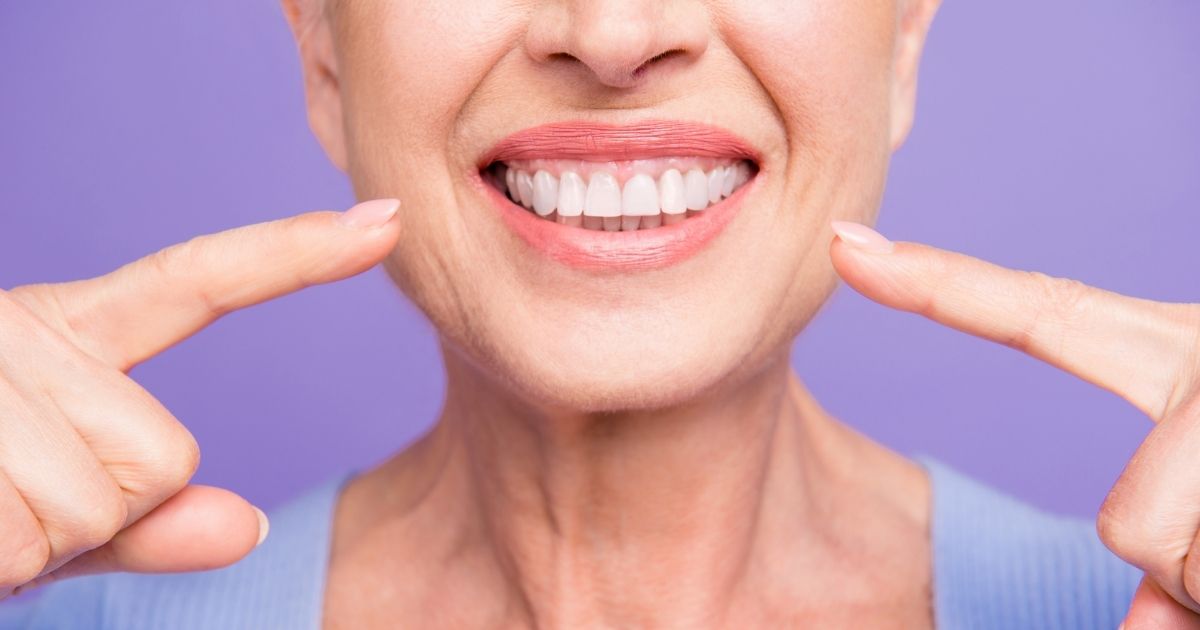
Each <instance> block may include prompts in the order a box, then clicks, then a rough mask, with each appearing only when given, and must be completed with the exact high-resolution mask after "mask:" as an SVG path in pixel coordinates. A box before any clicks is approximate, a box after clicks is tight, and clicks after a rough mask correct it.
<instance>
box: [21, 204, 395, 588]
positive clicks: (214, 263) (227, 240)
mask: <svg viewBox="0 0 1200 630" xmlns="http://www.w3.org/2000/svg"><path fill="white" fill-rule="evenodd" d="M398 205H399V202H396V201H387V200H384V201H376V202H368V203H365V204H360V205H358V206H355V207H354V208H352V209H351V210H350V211H347V212H346V213H342V214H339V213H335V212H314V213H310V214H303V215H300V216H297V217H293V218H289V219H284V220H281V221H274V222H270V223H261V224H257V225H251V226H248V227H244V228H240V229H236V230H230V231H227V232H222V233H220V234H214V235H209V236H201V237H198V238H194V239H192V240H190V241H187V242H186V243H182V244H180V245H175V246H173V247H169V248H167V249H164V250H162V251H160V252H158V253H155V254H152V255H150V256H148V257H146V258H143V259H141V260H138V261H136V262H134V263H131V264H128V265H126V266H124V267H121V268H120V269H118V270H116V271H114V272H112V273H110V274H108V275H106V276H102V277H99V278H94V279H90V280H81V281H76V282H68V283H64V284H38V285H29V286H22V287H17V288H14V289H12V290H10V291H7V292H5V291H0V598H3V597H5V596H7V595H9V594H11V593H12V592H13V591H14V590H17V589H18V587H21V586H22V585H25V586H29V585H31V584H40V583H44V582H47V581H49V580H52V579H57V578H61V577H67V576H73V575H81V574H85V573H96V572H104V571H135V572H164V571H172V572H174V571H192V570H201V569H210V568H215V567H220V566H224V565H227V564H230V563H232V562H234V561H236V560H238V559H240V558H241V557H242V556H244V555H246V554H247V553H249V552H250V550H251V549H253V548H254V547H255V546H256V545H257V544H258V543H259V542H261V537H262V536H265V535H266V522H265V518H264V520H262V521H260V518H263V517H261V512H259V511H258V510H257V508H254V507H253V506H251V505H250V504H249V503H248V502H246V501H245V500H244V499H242V498H240V497H238V496H237V495H235V494H233V493H231V492H228V491H225V490H220V489H217V488H211V487H204V486H189V485H187V484H188V481H189V480H190V479H191V477H192V474H193V473H194V472H195V470H196V466H197V464H198V462H199V450H198V448H197V446H196V442H195V440H194V439H193V438H192V436H191V434H190V433H189V432H188V431H187V429H185V428H184V427H183V425H182V424H180V423H179V421H178V420H176V419H175V418H174V417H172V416H171V414H170V413H169V412H168V411H167V410H166V409H165V408H163V406H162V405H161V404H160V403H159V402H158V401H157V400H155V399H154V397H152V396H151V395H150V394H149V393H147V392H146V391H145V390H144V389H142V388H141V387H140V386H139V385H138V384H137V383H136V382H134V381H133V380H132V379H130V378H129V377H127V376H126V374H125V373H126V372H128V371H129V370H130V369H131V368H133V367H134V366H135V365H137V364H138V363H141V362H143V361H145V360H147V359H149V358H150V357H153V356H154V355H156V354H158V353H160V352H162V351H163V350H165V349H166V348H168V347H170V346H172V345H173V344H175V343H177V342H179V341H180V340H182V339H184V338H186V337H188V336H189V335H191V334H192V333H195V332H196V331H198V330H200V329H201V328H204V327H205V326H207V325H208V324H210V323H212V322H213V321H214V320H216V319H217V318H218V317H220V316H221V315H224V314H226V313H229V312H231V311H235V310H237V309H241V308H245V307H247V306H250V305H253V304H257V303H259V302H263V301H265V300H269V299H272V298H275V297H278V296H281V295H284V294H286V293H291V292H293V291H296V290H298V289H301V288H304V287H306V286H309V285H313V284H317V283H323V282H331V281H334V280H340V279H342V278H346V277H348V276H351V275H354V274H357V273H359V272H361V271H364V270H366V269H368V268H370V267H372V266H373V265H375V263H377V262H379V261H380V260H381V259H382V258H384V257H385V256H386V255H387V254H388V252H390V251H391V250H392V248H393V247H394V246H395V244H396V241H397V239H398V238H399V235H400V223H401V222H400V221H399V220H398V219H393V218H392V216H393V215H394V214H395V210H396V207H397V206H398ZM260 523H261V524H260Z"/></svg>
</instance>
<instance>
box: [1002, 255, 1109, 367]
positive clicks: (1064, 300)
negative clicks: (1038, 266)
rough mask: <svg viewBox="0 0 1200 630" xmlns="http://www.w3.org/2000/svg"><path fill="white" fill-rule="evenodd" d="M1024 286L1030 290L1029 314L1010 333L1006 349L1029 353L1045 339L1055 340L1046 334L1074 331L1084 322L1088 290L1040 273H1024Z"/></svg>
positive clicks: (1079, 285) (1068, 281) (1076, 283)
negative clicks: (1011, 348)
mask: <svg viewBox="0 0 1200 630" xmlns="http://www.w3.org/2000/svg"><path fill="white" fill-rule="evenodd" d="M1025 274H1026V277H1027V278H1028V279H1029V282H1028V285H1029V286H1030V287H1032V291H1031V295H1030V304H1031V306H1032V308H1033V314H1032V316H1031V317H1029V318H1028V320H1026V321H1025V323H1024V324H1023V325H1022V326H1021V327H1020V328H1019V329H1018V330H1016V331H1015V332H1014V333H1013V336H1012V338H1011V339H1010V340H1008V342H1007V345H1009V346H1011V347H1013V348H1015V349H1017V350H1021V351H1022V352H1030V351H1032V350H1034V349H1043V350H1047V351H1050V350H1053V348H1037V346H1039V344H1041V343H1042V341H1043V340H1045V339H1053V338H1056V337H1057V335H1051V334H1048V333H1050V332H1052V331H1054V330H1059V331H1061V330H1071V329H1075V328H1077V327H1078V326H1079V325H1080V324H1082V323H1083V322H1084V321H1085V319H1084V317H1083V315H1084V313H1085V312H1086V310H1087V303H1088V299H1089V298H1090V296H1091V295H1092V291H1093V290H1092V288H1091V287H1089V286H1088V285H1086V284H1084V283H1083V282H1080V281H1079V280H1075V279H1074V278H1060V277H1058V276H1051V275H1049V274H1046V273H1042V272H1040V271H1026V272H1025Z"/></svg>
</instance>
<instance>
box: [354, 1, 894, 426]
mask: <svg viewBox="0 0 1200 630" xmlns="http://www.w3.org/2000/svg"><path fill="white" fill-rule="evenodd" d="M542 4H544V5H545V6H542ZM613 4H616V3H591V4H586V3H584V4H578V3H573V2H547V3H536V2H535V3H528V2H521V3H517V2H512V3H505V2H499V3H489V4H488V6H487V7H486V8H480V7H479V6H478V3H473V2H467V1H466V0H463V1H462V2H444V3H417V2H415V1H410V2H397V3H390V4H389V3H383V2H370V3H361V4H360V3H342V5H340V8H339V9H338V13H339V15H338V17H337V22H338V37H337V47H338V49H339V55H338V58H339V60H340V61H341V67H340V70H339V72H340V75H341V76H340V89H341V90H342V95H341V102H342V104H343V105H342V106H343V108H344V112H343V114H344V116H345V120H346V125H345V129H346V138H345V145H346V147H347V152H348V162H349V170H350V173H351V176H352V178H353V180H354V183H355V187H356V189H357V191H358V193H359V195H360V197H363V198H370V197H397V198H399V199H401V200H402V201H403V203H404V206H403V210H402V212H403V213H404V214H403V220H404V222H405V224H406V231H405V235H404V238H403V240H402V242H401V245H400V246H399V247H398V249H397V250H396V251H395V252H394V254H393V256H392V257H391V259H390V261H389V262H388V264H387V267H388V270H389V273H391V275H392V276H393V277H394V278H395V279H396V281H397V282H398V284H400V286H401V287H402V288H403V289H404V290H405V292H406V293H407V294H408V295H409V296H410V297H411V298H412V299H413V300H414V301H415V302H416V303H417V304H418V305H419V306H420V307H421V308H422V309H423V310H424V311H425V312H426V313H427V315H428V316H429V317H430V319H431V320H432V321H433V322H434V324H435V325H436V326H437V328H438V330H439V332H440V333H441V334H442V336H443V337H444V338H445V340H446V342H447V343H448V344H450V345H451V346H453V347H454V348H455V350H456V351H458V352H459V353H461V354H462V355H463V356H465V357H467V358H468V359H469V363H470V364H471V365H472V366H474V369H479V370H483V371H486V372H488V373H489V376H490V377H493V378H495V380H497V381H499V382H503V383H505V384H506V386H507V387H509V388H511V390H512V391H513V393H515V394H517V395H519V396H521V397H523V398H525V399H526V400H527V401H529V402H532V403H535V404H544V405H551V406H557V407H566V408H570V409H574V410H578V411H586V412H599V411H620V410H630V409H645V408H656V407H664V406H671V405H676V404H682V403H684V402H686V401H688V400H691V399H693V398H695V397H697V396H699V395H702V394H704V393H705V392H708V391H711V390H713V389H715V388H720V387H722V386H725V385H729V384H731V383H736V382H738V381H739V379H743V378H746V377H747V376H748V375H750V374H752V373H754V372H756V371H757V370H759V369H761V368H762V366H763V365H764V364H765V363H766V362H767V361H769V360H771V359H773V358H777V357H778V356H779V355H780V353H781V352H783V351H785V350H786V348H787V346H788V345H789V343H790V341H791V338H792V337H793V336H794V335H795V334H796V332H797V331H798V330H799V329H800V328H802V327H803V326H804V325H805V324H806V323H807V322H808V321H809V320H810V319H811V318H812V317H813V315H814V314H815V313H816V312H817V310H818V309H819V308H820V306H821V304H822V303H823V302H824V301H825V300H826V298H827V297H828V296H829V294H830V293H831V291H832V290H833V288H834V287H835V285H836V281H835V275H834V273H833V271H832V268H831V266H830V264H829V262H828V256H827V252H828V246H829V241H830V239H831V232H830V230H829V227H828V225H829V222H830V220H832V219H836V218H848V219H852V220H860V221H869V220H872V219H873V218H874V214H875V212H876V209H877V207H878V204H879V200H880V195H881V192H882V189H883V182H884V179H885V174H886V170H887V161H888V156H889V122H888V121H889V108H890V106H891V104H890V102H889V94H890V90H889V72H890V63H891V54H892V42H893V41H894V34H893V33H892V29H894V27H895V11H894V8H892V7H890V6H884V5H886V4H887V3H875V2H873V1H872V0H862V1H861V2H845V1H844V0H836V1H835V0H820V1H814V2H794V1H793V0H773V1H763V0H755V1H753V2H751V1H750V0H746V1H745V2H722V3H717V2H707V3H706V2H698V1H697V2H668V3H646V4H645V6H642V3H637V2H634V3H629V5H631V6H633V5H636V6H637V7H640V9H639V10H638V11H633V10H632V9H628V7H627V10H626V11H625V13H621V10H619V9H613V8H605V7H610V5H613ZM459 5H461V6H459ZM664 6H665V7H666V8H663V7H664ZM589 7H590V8H589ZM655 7H657V8H655ZM605 11H609V12H617V13H619V15H605V14H604V12H605ZM680 12H683V13H680ZM639 21H641V22H639ZM660 21H666V23H659V22H660ZM629 23H639V24H642V27H644V28H641V29H640V30H639V29H638V28H627V29H624V30H622V29H620V28H616V26H614V25H619V24H629ZM680 24H682V25H683V26H680V27H679V28H682V29H683V30H684V31H686V32H684V33H683V34H679V33H672V25H680ZM605 29H607V30H605ZM614 32H615V33H617V35H612V33H614ZM597 33H599V35H597ZM606 33H607V35H605V34H606ZM608 36H611V38H615V39H614V41H608V40H606V39H605V37H608ZM622 38H623V39H622ZM598 42H599V43H598ZM630 51H633V52H630ZM655 51H659V52H658V53H655ZM643 57H644V58H646V59H650V62H648V63H646V62H643V63H641V64H640V65H637V64H636V62H637V61H639V60H640V59H642V58H643ZM606 64H607V65H606ZM623 73H624V74H623ZM626 74H628V75H629V76H628V77H627V76H626ZM623 81H624V82H623Z"/></svg>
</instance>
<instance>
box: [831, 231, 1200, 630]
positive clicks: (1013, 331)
mask: <svg viewBox="0 0 1200 630" xmlns="http://www.w3.org/2000/svg"><path fill="white" fill-rule="evenodd" d="M834 231H835V232H836V233H837V234H838V238H835V239H834V241H833V243H832V245H831V248H830V256H831V258H832V260H833V264H834V267H835V268H836V269H837V272H838V273H839V274H840V275H841V276H842V278H843V279H844V280H845V281H846V282H847V283H848V284H849V285H850V286H852V287H854V289H856V290H857V291H858V292H859V293H862V294H863V295H865V296H866V297H868V298H870V299H872V300H874V301H876V302H879V303H880V304H883V305H885V306H890V307H892V308H897V309H900V310H905V311H910V312H913V313H917V314H920V315H924V316H925V317H928V318H930V319H932V320H934V321H936V322H939V323H941V324H945V325H947V326H950V327H952V328H957V329H958V330H961V331H964V332H967V333H970V334H972V335H976V336H978V337H982V338H984V339H989V340H991V341H995V342H998V343H1002V344H1004V345H1006V346H1010V347H1013V348H1016V349H1017V350H1021V351H1022V352H1025V353H1027V354H1030V355H1032V356H1034V357H1037V358H1038V359H1041V360H1043V361H1045V362H1047V363H1049V364H1051V365H1054V366H1056V367H1059V368H1061V369H1063V370H1066V371H1068V372H1070V373H1072V374H1074V375H1076V376H1078V377H1080V378H1082V379H1084V380H1086V381H1089V382H1091V383H1094V384H1096V385H1099V386H1100V387H1103V388H1105V389H1107V390H1109V391H1112V392H1114V393H1116V394H1117V395H1119V396H1121V397H1122V398H1124V399H1125V400H1127V401H1129V402H1130V403H1132V404H1133V405H1134V406H1135V407H1137V408H1138V409H1140V410H1142V411H1143V412H1144V413H1145V414H1146V415H1147V416H1149V417H1150V419H1151V420H1153V421H1154V422H1155V423H1156V426H1155V427H1154V428H1153V429H1152V430H1151V431H1150V434H1149V435H1148V436H1147V437H1146V439H1145V441H1143V442H1142V444H1141V446H1140V447H1138V449H1137V452H1136V453H1135V454H1134V456H1133V458H1132V459H1130V461H1129V463H1128V464H1127V465H1126V466H1125V470H1124V472H1122V473H1121V476H1120V478H1119V479H1118V480H1117V482H1116V484H1115V485H1114V486H1113V489H1112V490H1111V491H1110V492H1109V494H1108V497H1107V498H1106V499H1105V501H1104V505H1103V507H1102V508H1101V510H1100V515H1099V518H1098V522H1097V528H1098V531H1099V534H1100V538H1101V540H1103V541H1104V544H1105V545H1107V546H1108V547H1109V549H1111V550H1112V551H1113V552H1114V553H1115V554H1117V555H1118V556H1120V557H1121V558H1123V559H1125V560H1126V561H1127V562H1129V563H1130V564H1133V565H1135V566H1137V567H1138V568H1140V569H1142V570H1143V571H1144V572H1145V577H1144V578H1143V580H1142V584H1141V586H1140V587H1139V588H1138V589H1137V593H1136V594H1135V595H1134V598H1133V602H1132V604H1131V606H1130V610H1129V613H1128V615H1127V617H1126V620H1125V624H1124V627H1125V628H1126V629H1127V630H1132V629H1134V628H1139V627H1143V626H1144V627H1148V628H1185V629H1186V628H1200V304H1173V303H1165V302H1154V301H1150V300H1142V299H1137V298H1132V297H1126V296H1123V295H1119V294H1116V293H1112V292H1109V291H1104V290H1101V289H1096V288H1093V287H1089V286H1087V285H1085V284H1083V283H1081V282H1078V281H1075V280H1067V279H1062V278H1055V277H1051V276H1047V275H1045V274H1042V273H1037V272H1027V271H1013V270H1010V269H1005V268H1003V267H998V266H995V265H992V264H990V263H987V262H984V261H982V260H979V259H976V258H971V257H969V256H964V255H962V254H956V253H953V252H948V251H944V250H939V249H935V248H932V247H928V246H925V245H919V244H916V243H891V242H889V241H887V239H885V238H883V237H882V236H880V235H878V233H876V232H874V231H873V230H870V229H868V228H865V227H864V226H862V225H859V224H856V223H846V222H835V224H834Z"/></svg>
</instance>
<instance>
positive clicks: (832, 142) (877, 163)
mask: <svg viewBox="0 0 1200 630" xmlns="http://www.w3.org/2000/svg"><path fill="white" fill-rule="evenodd" d="M729 11H730V14H729V20H728V23H729V27H728V33H726V34H724V35H725V39H726V41H728V42H729V44H730V46H731V47H733V48H734V49H735V50H734V52H735V54H737V55H738V56H739V57H740V58H741V59H742V60H743V61H744V62H745V63H746V65H747V66H748V68H749V70H750V72H752V73H754V75H755V76H756V78H757V79H758V81H759V82H760V83H761V84H762V85H763V87H764V88H765V89H766V91H767V92H768V94H769V95H770V98H771V99H772V101H773V102H774V105H775V107H776V108H778V115H779V116H780V117H781V118H782V124H783V125H784V127H785V128H786V129H787V132H788V142H789V155H790V156H791V161H792V162H793V163H795V162H800V161H802V162H804V164H802V165H801V166H802V167H803V168H811V166H813V165H816V166H829V167H831V168H834V169H837V170H841V169H843V168H845V167H846V166H847V164H846V162H847V161H849V160H850V159H853V160H856V161H861V160H862V158H863V157H864V155H865V156H867V157H868V160H867V161H868V162H869V164H870V166H871V168H870V169H868V172H866V173H863V174H862V175H863V176H866V177H871V176H879V175H880V174H881V173H880V172H879V171H882V169H883V168H885V167H886V164H885V162H886V157H887V146H888V126H889V107H890V100H889V96H890V88H889V86H890V81H891V73H892V59H893V53H894V47H895V37H896V7H895V6H894V3H893V2H890V1H888V0H807V1H796V0H747V1H743V2H738V3H737V5H736V9H733V8H731V9H730V10H729ZM880 157H882V158H883V159H882V160H881V159H878V158H880ZM871 158H875V159H871ZM791 166H794V164H789V167H791ZM811 175H812V173H811V172H809V177H808V178H809V179H811ZM840 175H841V176H843V177H844V176H845V173H840ZM802 179H803V178H802Z"/></svg>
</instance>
